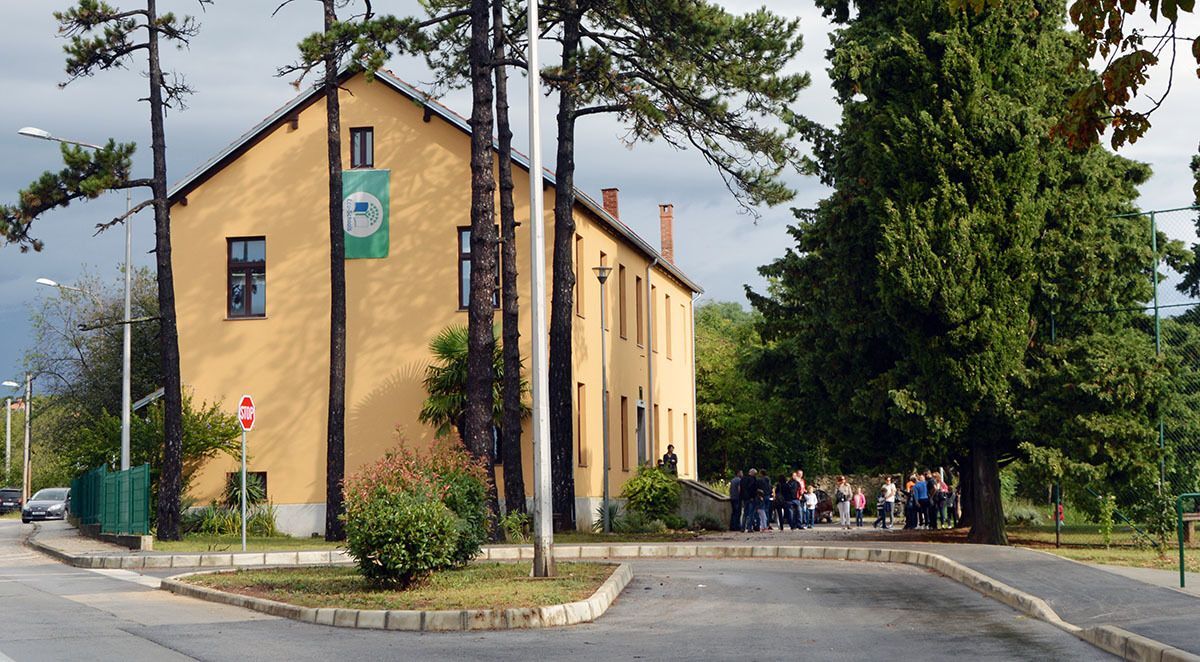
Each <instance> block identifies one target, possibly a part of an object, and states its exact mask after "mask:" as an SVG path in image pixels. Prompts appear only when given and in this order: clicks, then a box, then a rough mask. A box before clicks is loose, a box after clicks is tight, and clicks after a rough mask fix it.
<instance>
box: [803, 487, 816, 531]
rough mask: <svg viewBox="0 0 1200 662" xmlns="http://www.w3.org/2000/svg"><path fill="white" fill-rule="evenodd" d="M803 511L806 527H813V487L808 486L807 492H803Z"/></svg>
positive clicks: (814, 501) (814, 509)
mask: <svg viewBox="0 0 1200 662" xmlns="http://www.w3.org/2000/svg"><path fill="white" fill-rule="evenodd" d="M804 512H805V521H806V522H807V523H808V527H807V528H810V529H811V528H813V524H815V523H816V516H817V491H816V490H815V489H813V488H811V487H810V488H808V492H806V493H805V494H804Z"/></svg>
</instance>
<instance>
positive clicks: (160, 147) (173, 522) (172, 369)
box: [126, 0, 183, 540]
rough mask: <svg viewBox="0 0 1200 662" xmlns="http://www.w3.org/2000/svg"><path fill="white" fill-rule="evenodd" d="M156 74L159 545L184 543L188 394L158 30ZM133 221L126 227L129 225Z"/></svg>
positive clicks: (151, 44)
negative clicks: (182, 368) (182, 372)
mask: <svg viewBox="0 0 1200 662" xmlns="http://www.w3.org/2000/svg"><path fill="white" fill-rule="evenodd" d="M146 11H147V13H148V21H149V24H150V25H151V26H154V25H156V24H157V21H158V10H157V7H156V5H155V0H147V1H146ZM147 32H148V33H149V37H148V49H147V51H148V55H149V61H150V63H149V68H150V97H149V100H150V144H151V151H152V152H153V158H154V178H153V183H152V189H153V192H154V239H155V242H154V251H155V254H154V258H155V262H156V266H157V268H158V311H159V312H158V314H159V317H160V318H161V319H160V321H159V334H160V336H159V342H160V343H161V350H160V351H161V361H162V379H163V432H164V434H163V458H162V468H161V471H160V472H159V476H158V512H157V513H156V514H157V525H156V526H157V530H156V533H157V535H158V539H159V540H179V538H180V531H179V508H180V497H181V494H180V491H181V490H182V489H183V394H182V393H181V391H180V377H179V330H178V327H177V326H176V323H177V320H176V317H175V277H174V274H173V272H172V270H171V207H170V203H169V202H168V201H167V141H166V132H165V130H164V128H163V90H162V87H163V73H162V64H161V62H160V61H159V48H158V47H159V44H158V30H157V29H156V28H154V27H151V28H150V29H149V30H148V31H147ZM128 222H130V221H126V223H128Z"/></svg>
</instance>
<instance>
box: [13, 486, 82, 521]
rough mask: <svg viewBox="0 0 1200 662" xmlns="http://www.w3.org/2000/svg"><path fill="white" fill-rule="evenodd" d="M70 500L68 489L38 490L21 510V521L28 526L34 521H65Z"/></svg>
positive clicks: (49, 488)
mask: <svg viewBox="0 0 1200 662" xmlns="http://www.w3.org/2000/svg"><path fill="white" fill-rule="evenodd" d="M70 500H71V488H69V487H47V488H46V489H44V490H38V491H37V493H35V494H34V495H33V496H31V497H29V503H27V504H25V507H24V508H22V509H21V521H22V522H24V523H26V524H28V523H29V522H31V521H33V520H35V519H65V518H66V516H67V509H68V507H69V506H68V504H69V503H70Z"/></svg>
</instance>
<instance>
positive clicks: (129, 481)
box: [71, 464, 150, 536]
mask: <svg viewBox="0 0 1200 662" xmlns="http://www.w3.org/2000/svg"><path fill="white" fill-rule="evenodd" d="M71 515H72V516H73V517H76V518H78V519H79V523H80V524H99V525H100V531H101V532H103V533H119V534H132V535H143V536H144V535H147V534H149V533H150V465H149V464H143V465H142V466H140V467H134V468H132V469H129V470H128V471H117V472H109V471H108V470H107V469H106V468H105V467H96V468H95V469H92V470H91V471H89V472H87V473H85V474H83V475H82V476H79V477H78V478H75V479H74V480H72V481H71Z"/></svg>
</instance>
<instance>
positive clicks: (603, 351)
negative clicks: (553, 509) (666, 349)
mask: <svg viewBox="0 0 1200 662" xmlns="http://www.w3.org/2000/svg"><path fill="white" fill-rule="evenodd" d="M592 271H595V272H596V280H599V281H600V397H601V412H602V416H603V421H604V425H603V430H604V434H603V436H602V439H603V449H602V451H601V452H602V453H603V455H604V459H603V460H602V461H601V462H600V466H601V468H602V469H603V471H604V532H605V533H611V532H612V521H611V520H612V518H611V517H610V516H609V512H608V350H607V348H606V347H605V343H604V329H605V327H607V326H608V320H607V315H608V298H607V297H605V296H604V283H605V281H607V280H608V275H609V274H610V273H612V267H610V266H608V265H606V264H602V265H600V266H598V267H592Z"/></svg>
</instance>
